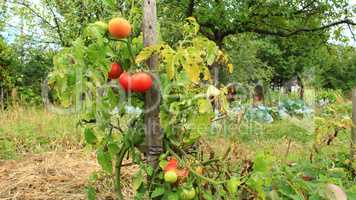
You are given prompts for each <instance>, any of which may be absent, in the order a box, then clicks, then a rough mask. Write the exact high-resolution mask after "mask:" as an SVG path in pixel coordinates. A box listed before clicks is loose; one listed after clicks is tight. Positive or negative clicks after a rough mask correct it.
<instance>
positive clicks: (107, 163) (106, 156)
mask: <svg viewBox="0 0 356 200" xmlns="http://www.w3.org/2000/svg"><path fill="white" fill-rule="evenodd" d="M96 156H97V159H98V162H99V164H100V166H101V167H102V168H103V170H105V171H106V172H108V173H111V172H112V162H111V156H110V153H109V152H105V151H104V150H103V149H102V148H100V149H98V151H97V152H96Z"/></svg>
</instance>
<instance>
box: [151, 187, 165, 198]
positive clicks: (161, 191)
mask: <svg viewBox="0 0 356 200" xmlns="http://www.w3.org/2000/svg"><path fill="white" fill-rule="evenodd" d="M164 192H165V190H164V188H163V187H156V188H155V190H153V192H152V194H151V198H156V197H159V196H162V195H163V194H164Z"/></svg>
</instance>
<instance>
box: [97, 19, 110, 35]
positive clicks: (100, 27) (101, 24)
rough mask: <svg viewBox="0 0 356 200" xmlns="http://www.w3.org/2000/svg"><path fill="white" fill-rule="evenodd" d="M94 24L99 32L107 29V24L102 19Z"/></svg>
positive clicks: (102, 32) (104, 31)
mask: <svg viewBox="0 0 356 200" xmlns="http://www.w3.org/2000/svg"><path fill="white" fill-rule="evenodd" d="M94 25H95V26H96V27H97V28H98V30H99V31H100V33H101V34H105V33H106V32H107V31H108V24H107V23H105V22H102V21H97V22H95V23H94Z"/></svg>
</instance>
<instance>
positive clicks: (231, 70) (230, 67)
mask: <svg viewBox="0 0 356 200" xmlns="http://www.w3.org/2000/svg"><path fill="white" fill-rule="evenodd" d="M227 70H228V72H229V73H230V74H231V73H232V72H233V71H234V66H233V65H232V64H231V63H229V64H228V65H227Z"/></svg>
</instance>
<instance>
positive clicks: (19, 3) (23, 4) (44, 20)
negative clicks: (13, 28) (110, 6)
mask: <svg viewBox="0 0 356 200" xmlns="http://www.w3.org/2000/svg"><path fill="white" fill-rule="evenodd" d="M8 3H11V4H17V5H20V6H23V7H25V8H27V9H28V10H29V11H31V12H32V13H33V14H34V15H35V16H36V17H38V18H40V19H41V20H42V21H43V22H44V23H46V24H47V25H49V26H50V27H54V26H53V25H52V24H51V23H50V22H49V21H47V20H46V19H45V18H44V17H43V16H41V15H40V14H39V13H38V12H37V11H36V10H35V9H33V8H32V7H31V6H30V5H28V4H25V3H23V2H12V1H9V2H8Z"/></svg>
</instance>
